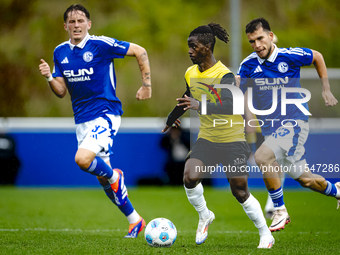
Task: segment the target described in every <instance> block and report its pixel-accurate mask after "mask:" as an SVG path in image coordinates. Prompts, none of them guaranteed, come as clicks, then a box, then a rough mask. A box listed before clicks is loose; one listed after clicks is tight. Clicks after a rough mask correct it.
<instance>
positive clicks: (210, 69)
mask: <svg viewBox="0 0 340 255" xmlns="http://www.w3.org/2000/svg"><path fill="white" fill-rule="evenodd" d="M221 64H222V62H221V60H219V61H217V62H216V63H215V65H213V66H212V67H210V68H209V69H207V70H205V71H203V72H201V71H200V69H199V67H198V65H196V68H197V71H198V73H200V74H203V73H206V72H211V71H214V70H215V69H216V68H217V67H218V66H219V65H221Z"/></svg>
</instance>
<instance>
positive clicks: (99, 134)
mask: <svg viewBox="0 0 340 255" xmlns="http://www.w3.org/2000/svg"><path fill="white" fill-rule="evenodd" d="M120 122H121V117H120V116H119V115H112V114H106V116H104V117H99V118H97V119H94V120H91V121H88V122H84V123H81V124H77V125H76V135H77V140H78V148H82V149H87V150H90V151H92V152H94V153H96V155H97V156H98V157H100V158H102V159H103V160H104V162H107V161H109V159H110V158H109V157H110V155H111V154H112V150H111V149H112V143H113V141H112V139H113V137H114V136H115V135H116V134H117V132H118V129H119V126H120Z"/></svg>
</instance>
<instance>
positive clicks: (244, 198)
mask: <svg viewBox="0 0 340 255" xmlns="http://www.w3.org/2000/svg"><path fill="white" fill-rule="evenodd" d="M247 179H248V176H247V175H245V176H235V177H231V178H229V179H228V180H229V183H230V188H231V191H232V193H233V195H234V197H235V198H236V199H237V201H238V202H239V203H240V204H241V205H242V207H243V209H244V211H245V213H246V214H247V215H248V217H249V219H251V220H252V221H253V222H254V224H255V227H256V228H257V229H258V230H259V235H260V244H259V246H258V248H271V247H272V246H273V244H274V242H275V240H274V237H273V236H272V234H271V232H270V230H269V229H268V227H267V223H266V220H265V218H264V216H263V212H262V209H261V205H260V203H259V202H258V201H257V199H256V198H255V197H254V196H253V195H252V194H251V193H250V192H249V189H248V181H247Z"/></svg>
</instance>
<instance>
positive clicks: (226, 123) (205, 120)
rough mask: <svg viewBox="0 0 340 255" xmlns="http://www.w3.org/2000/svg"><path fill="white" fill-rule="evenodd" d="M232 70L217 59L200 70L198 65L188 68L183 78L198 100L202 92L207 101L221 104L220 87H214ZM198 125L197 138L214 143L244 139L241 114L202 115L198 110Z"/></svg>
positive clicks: (200, 98)
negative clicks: (214, 62)
mask: <svg viewBox="0 0 340 255" xmlns="http://www.w3.org/2000/svg"><path fill="white" fill-rule="evenodd" d="M229 73H230V74H232V72H231V71H230V70H229V69H228V68H227V67H226V66H225V65H223V64H222V62H221V61H218V62H217V63H216V64H215V65H214V66H213V67H211V68H209V69H208V70H205V71H204V72H200V71H199V68H198V65H193V66H191V67H189V68H188V70H187V71H186V73H185V80H186V82H187V85H188V87H189V89H190V93H191V95H192V97H193V98H194V99H196V100H198V101H199V102H201V101H202V94H206V101H207V103H214V104H215V105H217V104H221V105H222V101H221V90H222V89H221V88H216V89H215V88H214V84H220V83H221V79H222V77H223V76H225V75H226V74H229ZM199 119H200V127H199V133H198V138H203V139H206V140H208V141H211V142H214V143H230V142H238V141H245V135H244V120H243V117H242V116H241V115H226V114H209V115H202V114H200V111H199Z"/></svg>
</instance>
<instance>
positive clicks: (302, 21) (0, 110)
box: [0, 0, 340, 117]
mask: <svg viewBox="0 0 340 255" xmlns="http://www.w3.org/2000/svg"><path fill="white" fill-rule="evenodd" d="M240 2H241V21H240V22H241V24H240V27H241V29H242V58H244V57H246V56H247V55H248V54H249V53H251V52H252V49H251V47H250V45H249V43H248V41H247V38H246V35H245V33H244V28H245V25H246V24H247V23H248V22H249V21H250V20H252V19H254V18H257V17H265V18H266V19H267V20H268V21H269V22H270V24H271V28H272V30H273V32H274V33H275V34H276V35H277V36H278V38H279V43H278V45H279V46H280V47H296V46H299V47H308V48H312V49H315V50H318V51H320V52H321V53H322V54H323V56H324V58H325V61H326V63H327V67H332V68H338V67H340V65H339V57H340V51H339V41H340V33H339V24H340V1H336V0H324V1H318V0H285V1H272V0H262V1H252V0H242V1H240ZM73 3H76V2H74V1H68V0H54V1H47V0H1V1H0V22H1V23H0V24H1V26H0V31H1V36H0V86H1V89H0V117H15V116H20V117H72V116H73V113H72V108H71V102H70V99H69V96H67V98H66V99H63V100H60V99H59V98H57V97H56V96H54V94H53V93H52V92H51V91H50V89H49V88H48V86H47V84H46V81H45V79H44V78H43V77H42V76H41V75H40V72H39V69H38V65H39V64H40V59H41V58H43V59H45V60H46V61H47V62H48V63H49V64H50V66H51V67H52V66H53V50H54V48H55V47H56V46H57V45H58V44H60V43H62V42H63V41H66V40H68V35H67V33H66V31H65V30H64V28H63V22H64V21H63V13H64V11H65V10H66V8H67V7H68V6H70V5H71V4H73ZM77 3H80V4H83V5H84V6H85V7H86V8H87V9H88V10H89V11H90V14H91V20H92V28H91V30H90V34H94V35H106V36H110V37H113V38H117V39H119V40H125V41H130V42H134V43H137V44H139V45H141V46H143V47H144V48H146V50H147V51H148V54H149V58H150V65H151V75H152V85H153V95H152V99H151V100H148V101H144V102H139V101H137V100H136V99H135V94H136V92H137V90H138V88H139V87H140V86H141V84H142V83H141V77H140V72H139V68H138V65H137V62H136V60H135V59H134V58H128V57H127V58H125V59H123V60H121V59H120V60H116V61H115V65H116V73H117V81H118V88H117V94H118V96H119V97H120V99H121V100H122V102H123V109H124V111H125V113H124V116H129V117H166V116H167V115H168V113H169V112H170V111H171V110H172V108H173V107H174V106H175V104H176V101H175V98H177V97H179V96H181V95H182V94H183V92H184V91H185V83H184V73H185V71H186V69H187V67H189V66H190V65H191V64H192V63H191V61H190V59H189V57H188V54H187V51H188V49H187V43H186V40H187V37H188V35H189V33H190V31H192V30H193V29H194V28H196V27H197V26H200V25H205V24H208V23H209V22H216V23H220V24H221V25H222V26H223V27H225V28H226V29H227V31H230V30H231V29H230V3H229V0H226V1H220V0H210V1H203V0H186V1H184V0H169V1H157V0H143V1H138V0H124V1H123V0H110V1H108V0H87V1H86V0H84V1H82V0H80V1H78V2H77ZM229 34H230V33H229ZM230 40H233V35H232V34H230ZM231 54H232V52H230V45H226V44H224V43H223V42H221V41H219V40H217V45H216V47H215V57H216V59H219V60H221V61H222V62H223V63H224V64H226V65H227V66H229V65H230V59H231ZM339 83H340V81H339V80H334V81H332V83H331V85H332V90H333V92H334V94H335V95H336V97H337V98H338V99H339V98H340V84H339ZM303 86H305V87H306V88H307V89H309V90H311V92H312V100H315V101H311V103H310V108H311V113H312V114H313V116H314V117H340V109H339V106H336V107H333V108H331V109H330V110H328V109H327V111H325V109H326V108H325V107H320V105H321V106H322V105H323V103H322V98H321V85H320V83H319V82H318V81H312V80H308V81H306V82H305V83H303ZM314 98H315V99H314Z"/></svg>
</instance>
